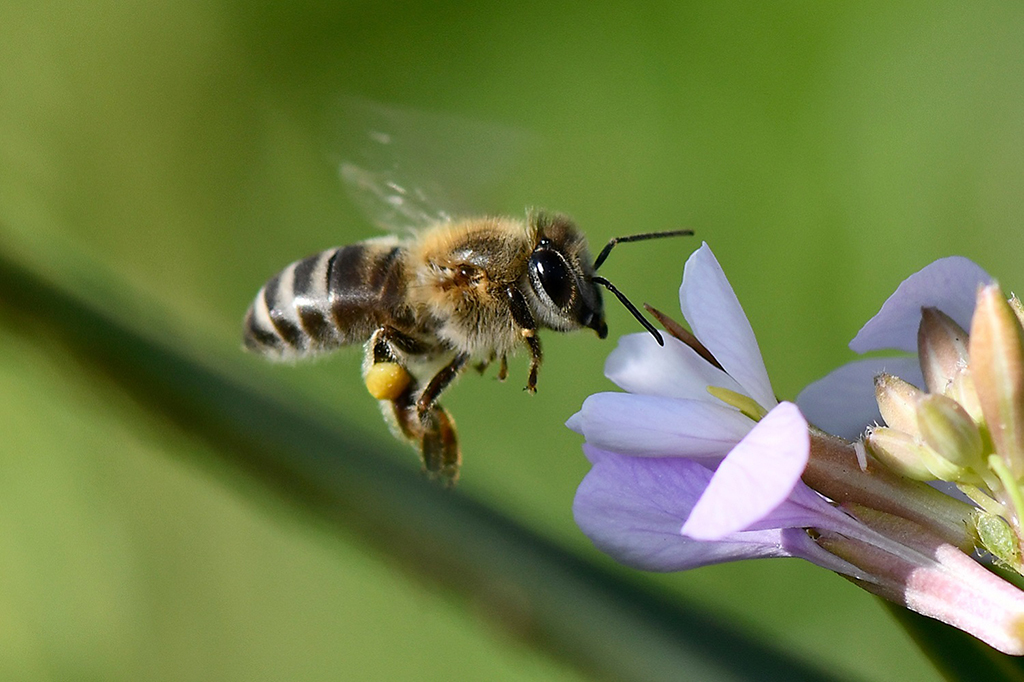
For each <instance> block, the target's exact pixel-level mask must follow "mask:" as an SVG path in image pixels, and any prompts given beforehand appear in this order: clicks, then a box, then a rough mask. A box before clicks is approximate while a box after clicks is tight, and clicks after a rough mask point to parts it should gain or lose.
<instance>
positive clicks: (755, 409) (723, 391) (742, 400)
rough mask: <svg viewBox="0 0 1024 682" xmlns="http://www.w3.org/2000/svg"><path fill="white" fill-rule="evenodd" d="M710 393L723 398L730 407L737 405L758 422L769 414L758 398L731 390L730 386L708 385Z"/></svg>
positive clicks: (736, 406)
mask: <svg viewBox="0 0 1024 682" xmlns="http://www.w3.org/2000/svg"><path fill="white" fill-rule="evenodd" d="M708 393H710V394H711V395H713V396H714V397H716V398H718V399H719V400H721V401H722V402H723V403H725V404H726V405H729V406H730V407H735V408H736V409H737V410H739V411H740V412H742V413H743V414H745V415H747V416H748V417H750V418H751V419H753V420H754V421H756V422H759V421H761V419H762V418H763V417H764V416H765V415H766V414H768V410H766V409H764V408H763V407H761V406H760V405H759V404H758V403H757V401H756V400H754V399H753V398H751V397H749V396H745V395H743V394H742V393H737V392H736V391H730V390H729V389H728V388H722V387H721V386H708Z"/></svg>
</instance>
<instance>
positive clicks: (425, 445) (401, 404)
mask: <svg viewBox="0 0 1024 682" xmlns="http://www.w3.org/2000/svg"><path fill="white" fill-rule="evenodd" d="M415 395H416V386H415V384H413V385H410V386H409V387H408V388H407V389H406V390H405V391H404V392H403V393H402V395H400V396H398V397H397V398H395V399H394V400H390V401H381V404H382V407H384V409H385V411H386V412H387V411H388V408H390V413H391V414H390V416H391V417H392V420H391V421H393V424H394V425H395V426H396V427H397V430H398V431H399V432H401V435H402V436H403V437H404V438H405V439H406V440H408V441H409V442H410V443H412V444H413V445H414V446H416V447H417V449H418V450H419V453H420V459H421V461H422V463H423V471H424V473H426V474H427V476H428V477H430V478H432V479H435V480H437V481H440V482H441V483H442V484H443V485H444V486H445V487H446V488H450V487H452V486H453V485H455V482H456V481H457V480H458V479H459V465H460V464H461V463H462V454H461V451H460V449H459V438H458V433H457V432H456V430H455V420H454V419H453V418H452V415H451V414H450V413H449V412H448V410H446V409H444V408H443V407H441V406H440V405H438V404H437V403H434V404H433V405H431V406H430V408H429V409H428V410H427V411H426V413H423V412H421V411H420V409H419V407H418V405H417V401H416V400H415Z"/></svg>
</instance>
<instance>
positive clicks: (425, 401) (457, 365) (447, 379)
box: [416, 353, 469, 419]
mask: <svg viewBox="0 0 1024 682" xmlns="http://www.w3.org/2000/svg"><path fill="white" fill-rule="evenodd" d="M468 361H469V353H456V354H455V357H454V358H452V361H451V362H449V363H448V364H447V365H445V366H444V367H442V368H441V369H440V371H438V373H437V374H435V375H434V378H433V379H431V380H430V383H429V384H427V387H426V388H424V389H423V393H421V394H420V398H419V400H417V401H416V409H417V410H419V413H420V418H421V419H422V418H424V417H425V416H426V415H427V414H429V413H430V411H431V408H433V407H434V403H436V402H437V399H438V397H439V396H440V395H441V393H442V392H443V391H444V389H446V388H448V386H449V385H450V384H451V383H452V382H453V381H454V380H455V377H457V376H459V373H460V372H462V369H463V368H464V367H465V366H466V363H467V362H468Z"/></svg>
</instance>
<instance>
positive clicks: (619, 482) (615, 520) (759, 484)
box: [568, 244, 854, 572]
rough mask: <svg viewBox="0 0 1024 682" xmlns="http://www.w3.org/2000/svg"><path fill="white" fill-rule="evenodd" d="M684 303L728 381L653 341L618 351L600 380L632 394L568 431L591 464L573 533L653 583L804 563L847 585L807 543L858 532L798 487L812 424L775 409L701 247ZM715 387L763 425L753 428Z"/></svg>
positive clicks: (644, 338) (671, 344) (784, 407)
mask: <svg viewBox="0 0 1024 682" xmlns="http://www.w3.org/2000/svg"><path fill="white" fill-rule="evenodd" d="M680 301H681V307H682V311H683V315H684V317H685V318H686V320H687V322H689V324H690V326H691V328H692V329H693V331H694V333H695V335H696V336H697V337H698V338H699V339H700V340H701V342H702V343H703V344H704V345H705V346H706V348H707V349H708V350H709V351H710V352H711V354H712V355H714V357H715V359H716V360H717V361H718V362H719V363H720V364H721V366H722V367H723V369H718V368H716V367H714V366H713V365H711V364H710V363H709V362H708V361H707V360H705V359H704V358H702V357H701V356H700V355H699V354H698V353H697V352H696V351H694V350H693V349H692V348H690V347H689V346H688V345H686V344H684V343H682V342H681V341H679V340H678V339H676V338H673V337H668V338H666V339H665V346H664V347H661V346H659V345H658V344H657V343H656V342H655V341H654V340H653V339H652V338H651V337H650V336H649V335H647V334H634V335H630V336H626V337H624V338H623V339H621V341H620V343H619V347H618V348H617V349H616V350H615V351H614V352H613V353H612V354H611V356H610V357H609V358H608V362H607V364H606V368H605V373H606V374H607V375H608V377H609V378H610V379H611V380H612V381H614V382H615V383H616V384H618V385H619V386H620V387H621V388H623V389H625V390H626V391H629V392H628V393H599V394H596V395H593V396H590V397H589V398H587V400H586V401H585V402H584V404H583V408H582V409H581V410H580V412H579V413H577V414H575V415H573V417H572V418H570V419H569V421H568V426H569V427H570V428H572V429H573V430H575V431H577V432H578V433H581V434H583V435H584V436H585V437H586V439H587V444H586V446H585V452H586V453H587V456H588V457H589V458H590V459H591V462H592V463H593V468H592V469H591V471H590V473H589V474H588V475H587V477H586V478H585V479H584V481H583V483H582V484H581V485H580V488H579V491H578V493H577V496H576V502H575V506H574V511H575V515H576V520H577V523H578V524H579V526H580V527H581V528H582V529H583V531H584V532H585V533H586V534H587V535H588V536H589V537H590V538H591V539H592V540H593V541H594V543H595V544H596V545H597V546H598V547H601V548H602V549H604V550H605V551H607V552H608V553H609V554H611V555H612V556H614V557H616V558H617V559H619V560H620V561H623V562H624V563H628V564H630V565H633V566H636V567H639V568H646V569H648V570H661V571H670V570H682V569H685V568H692V567H695V566H699V565H704V564H710V563H715V562H720V561H730V560H736V559H743V558H756V557H774V556H800V557H803V558H806V559H809V560H811V561H814V562H815V563H819V564H821V565H825V566H827V567H828V568H831V569H832V570H839V571H843V572H854V569H853V568H852V567H851V566H849V565H848V564H846V563H845V562H842V561H840V560H838V559H836V557H834V556H832V555H830V554H828V553H827V552H823V551H821V550H820V549H819V548H818V547H816V546H815V545H814V543H813V542H811V541H810V540H809V538H808V536H807V534H806V533H805V532H804V531H803V530H801V529H803V528H807V527H819V526H821V527H828V528H836V529H838V528H839V527H844V528H845V527H846V526H848V525H850V524H851V523H853V521H852V519H850V518H849V517H848V516H846V515H845V514H844V513H842V512H839V511H837V510H836V509H834V508H833V507H832V506H831V505H829V504H828V503H827V501H825V500H824V498H822V497H821V496H820V495H818V494H817V493H816V492H814V491H813V490H811V489H810V488H808V487H807V486H806V485H804V484H803V483H802V482H801V481H800V475H801V474H802V473H803V470H804V467H805V465H806V463H807V457H808V451H809V447H810V446H809V437H808V431H807V428H808V427H807V422H806V421H805V420H804V418H803V416H802V415H801V414H800V411H799V409H797V407H796V406H795V405H793V404H792V403H781V404H780V403H778V402H777V401H776V399H775V395H774V393H773V391H772V388H771V383H770V382H769V380H768V373H767V371H766V370H765V367H764V362H763V361H762V359H761V353H760V350H759V348H758V346H757V340H756V339H755V337H754V333H753V330H752V329H751V327H750V323H749V322H748V321H747V317H746V315H745V314H744V312H743V308H742V307H741V306H740V303H739V301H738V300H737V298H736V295H735V294H734V293H733V290H732V287H731V286H730V285H729V282H728V280H727V279H726V277H725V273H724V272H723V271H722V269H721V266H719V264H718V261H717V260H716V259H715V257H714V254H712V253H711V249H710V248H709V247H708V246H707V245H706V244H704V245H702V246H701V248H700V249H698V250H697V251H696V252H695V253H694V254H693V255H692V256H691V257H690V259H689V260H688V261H687V263H686V268H685V271H684V274H683V284H682V287H681V289H680ZM709 386H712V387H720V388H724V389H727V390H728V391H731V392H733V393H734V394H736V395H737V396H745V397H746V398H747V399H749V401H751V405H754V406H755V408H757V409H759V411H760V414H758V415H756V416H761V415H762V414H765V413H766V416H764V417H763V418H762V419H761V420H760V421H759V422H756V421H755V420H754V419H753V418H751V416H748V415H747V414H744V413H743V412H741V411H740V409H738V408H737V406H736V405H735V404H733V401H730V402H728V403H727V402H723V401H722V400H720V399H718V398H716V397H713V396H712V395H711V394H710V393H708V387H709Z"/></svg>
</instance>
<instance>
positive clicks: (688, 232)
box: [594, 230, 693, 319]
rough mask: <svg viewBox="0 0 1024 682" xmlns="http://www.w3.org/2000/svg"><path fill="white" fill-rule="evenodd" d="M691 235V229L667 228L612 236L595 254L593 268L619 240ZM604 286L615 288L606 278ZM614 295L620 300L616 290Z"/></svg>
mask: <svg viewBox="0 0 1024 682" xmlns="http://www.w3.org/2000/svg"><path fill="white" fill-rule="evenodd" d="M691 235H693V230H669V231H668V232H644V233H643V234H631V235H628V236H626V237H612V238H611V239H609V240H608V243H607V244H605V245H604V248H603V249H601V253H599V254H597V259H596V260H595V261H594V270H595V271H596V270H597V269H598V268H599V267H601V264H602V263H604V262H605V260H606V259H607V258H608V254H609V253H611V252H612V247H614V246H615V245H616V244H618V243H619V242H642V241H644V240H645V239H661V238H662V237H689V236H691ZM605 286H607V287H608V290H609V291H613V292H614V291H615V289H613V288H612V287H611V285H610V284H608V280H605ZM616 295H617V296H619V297H620V300H621V295H619V294H618V292H616ZM627 307H628V308H630V310H633V311H636V308H633V307H632V305H628V306H627ZM633 314H634V315H638V313H637V312H634V313H633ZM637 319H640V318H639V316H638V317H637Z"/></svg>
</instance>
